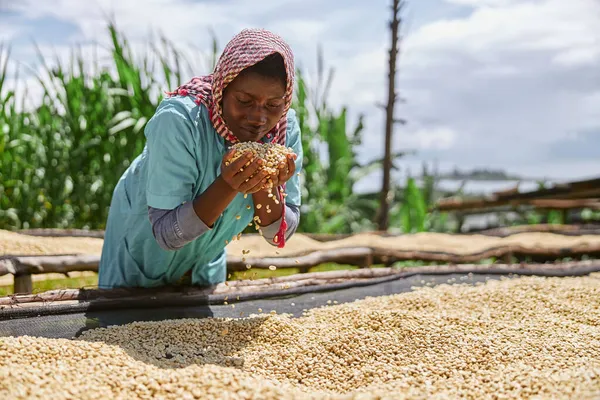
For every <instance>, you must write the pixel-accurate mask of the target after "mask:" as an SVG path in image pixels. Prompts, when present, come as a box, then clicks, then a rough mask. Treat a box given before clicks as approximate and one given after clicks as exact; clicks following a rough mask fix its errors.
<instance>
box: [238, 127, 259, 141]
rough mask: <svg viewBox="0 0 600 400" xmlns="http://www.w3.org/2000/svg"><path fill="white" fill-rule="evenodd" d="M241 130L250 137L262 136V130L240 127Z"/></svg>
mask: <svg viewBox="0 0 600 400" xmlns="http://www.w3.org/2000/svg"><path fill="white" fill-rule="evenodd" d="M241 131H242V132H243V133H245V134H246V135H247V136H249V137H251V138H256V139H258V138H260V137H261V136H262V132H261V131H260V130H254V129H248V128H241Z"/></svg>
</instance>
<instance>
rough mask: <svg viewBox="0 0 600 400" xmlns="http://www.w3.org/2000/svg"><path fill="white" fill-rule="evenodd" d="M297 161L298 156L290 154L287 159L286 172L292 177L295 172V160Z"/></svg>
mask: <svg viewBox="0 0 600 400" xmlns="http://www.w3.org/2000/svg"><path fill="white" fill-rule="evenodd" d="M297 159H298V156H297V155H295V154H291V155H289V156H288V159H287V165H288V171H289V172H290V173H291V174H292V175H293V174H294V172H296V160H297Z"/></svg>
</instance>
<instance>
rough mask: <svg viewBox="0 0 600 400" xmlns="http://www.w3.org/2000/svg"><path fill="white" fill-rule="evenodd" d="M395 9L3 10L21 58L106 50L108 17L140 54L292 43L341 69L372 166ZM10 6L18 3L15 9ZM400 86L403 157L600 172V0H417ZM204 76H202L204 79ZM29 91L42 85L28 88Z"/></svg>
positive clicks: (75, 4) (287, 1) (3, 36)
mask: <svg viewBox="0 0 600 400" xmlns="http://www.w3.org/2000/svg"><path fill="white" fill-rule="evenodd" d="M390 3H391V1H388V0H376V1H364V0H347V1H343V2H342V1H326V2H324V1H321V0H263V1H261V2H249V1H241V0H225V1H224V0H221V1H216V0H204V1H203V0H147V1H145V2H139V1H136V0H118V1H117V0H92V1H85V2H84V1H81V0H21V2H15V1H10V2H9V1H5V0H0V25H2V27H3V28H2V30H0V40H5V41H9V42H11V43H12V45H13V55H14V59H15V60H18V61H20V62H25V63H30V64H32V63H34V62H35V58H34V51H33V50H34V49H33V46H32V44H31V40H32V39H34V40H35V41H36V42H37V43H38V44H39V45H40V47H41V49H42V51H43V52H44V53H45V54H51V51H52V50H53V49H54V51H56V52H58V54H60V55H61V56H66V55H67V54H68V51H69V46H70V45H72V44H75V43H77V44H83V45H84V50H85V48H87V47H86V46H88V47H89V48H92V44H93V43H101V44H102V43H106V42H107V39H108V37H107V35H106V29H105V19H104V15H105V14H106V13H109V14H112V15H114V16H115V18H116V20H117V23H118V26H119V28H120V29H121V30H122V31H124V32H125V33H126V35H127V37H128V38H129V40H130V42H131V43H132V44H133V45H134V46H137V47H138V48H139V49H140V50H141V49H143V48H144V44H145V43H146V41H147V40H148V32H149V31H150V30H151V29H159V30H161V31H162V32H163V33H164V34H165V35H166V36H168V37H169V38H170V39H172V40H174V41H175V42H176V43H177V44H178V45H180V46H182V47H183V48H184V49H187V50H188V51H189V52H192V51H194V50H192V47H191V46H192V45H193V46H194V47H195V48H199V49H202V50H206V51H208V50H209V41H210V37H209V35H208V34H207V32H208V29H209V28H212V29H214V31H215V32H216V34H217V37H218V38H219V40H220V42H221V46H222V45H224V44H225V42H226V41H227V40H229V38H231V37H232V36H233V35H234V34H235V33H237V32H238V31H239V30H240V29H242V28H244V27H247V26H260V27H265V28H267V29H270V30H273V31H275V32H277V33H279V34H280V35H282V36H283V37H284V38H285V39H286V40H287V41H288V42H289V43H290V45H291V46H292V48H293V50H294V52H295V55H296V60H297V62H299V63H301V65H302V66H303V67H304V68H305V69H306V70H307V71H308V72H309V73H312V74H314V71H315V68H316V48H317V45H318V44H320V45H322V46H323V48H324V51H325V55H326V59H325V61H326V63H327V65H328V66H331V67H334V68H335V69H336V76H335V80H334V84H333V87H332V92H331V96H330V100H331V103H332V105H334V106H335V107H341V106H342V105H347V106H348V107H349V109H350V115H351V116H352V117H353V118H355V117H356V115H357V114H358V113H359V112H360V113H365V114H366V115H367V118H366V131H365V144H364V145H363V147H362V148H361V150H360V156H361V159H362V160H368V159H370V158H373V157H374V156H376V155H380V154H382V152H383V122H384V113H383V112H382V111H381V110H379V109H378V108H376V106H375V103H376V102H385V98H384V95H385V92H386V87H385V82H386V76H385V75H386V72H387V71H386V64H387V54H386V50H387V47H388V42H389V33H388V31H387V20H388V18H389V17H390V15H389V14H390V12H389V4H390ZM9 4H10V5H9ZM403 16H404V19H405V26H404V29H403V34H404V36H405V38H404V41H403V43H402V53H401V55H400V73H399V75H398V85H399V89H400V91H401V94H402V96H403V97H404V98H406V100H407V102H406V104H400V105H399V107H398V111H397V114H398V116H401V117H403V118H406V119H407V120H408V121H409V123H408V125H406V126H399V127H397V129H396V131H395V139H394V143H395V147H396V149H400V148H413V149H416V150H417V152H418V153H417V155H416V156H413V157H412V158H410V159H406V160H405V161H404V162H403V164H404V165H406V166H409V167H410V168H411V169H412V170H413V171H417V170H419V167H418V165H419V164H420V163H421V162H422V161H427V162H433V161H434V160H437V162H438V164H439V165H440V167H441V168H442V169H450V168H453V167H454V166H455V165H456V166H458V167H460V168H461V169H466V168H480V167H492V168H503V169H506V170H509V171H510V172H513V173H520V174H525V175H533V176H536V177H541V176H552V177H557V178H562V179H575V178H581V177H587V176H593V175H596V174H598V173H600V28H599V27H600V2H598V1H597V0H569V1H565V0H418V1H417V0H410V1H408V2H407V6H406V9H405V12H404V13H403ZM206 72H207V71H206V68H205V67H204V66H199V67H198V71H195V73H196V74H202V73H206ZM29 83H33V81H30V82H29Z"/></svg>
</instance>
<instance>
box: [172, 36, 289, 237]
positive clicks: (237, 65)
mask: <svg viewBox="0 0 600 400" xmlns="http://www.w3.org/2000/svg"><path fill="white" fill-rule="evenodd" d="M273 53H279V54H281V56H282V57H283V62H284V64H285V72H286V75H287V82H286V89H285V108H284V112H283V115H282V116H281V119H280V120H279V121H278V122H277V124H276V125H275V127H274V128H273V129H271V130H270V131H269V132H268V133H267V135H266V136H267V139H270V140H271V141H272V142H273V143H279V144H281V145H284V146H285V133H286V129H287V112H288V110H289V109H290V106H291V104H292V94H293V91H294V56H293V54H292V50H291V49H290V47H289V46H288V45H287V43H285V42H284V40H283V39H282V38H281V37H279V36H277V35H275V34H274V33H272V32H269V31H267V30H265V29H244V30H243V31H241V32H240V33H238V34H237V35H235V36H234V37H233V39H231V41H230V42H229V43H228V44H227V46H225V49H224V50H223V53H222V54H221V56H220V57H219V61H218V62H217V65H216V66H215V70H214V71H213V73H212V74H210V75H205V76H199V77H194V78H192V80H190V81H189V82H188V83H186V84H183V85H181V86H179V87H178V88H177V89H176V90H174V91H172V92H167V94H168V95H170V96H177V95H179V96H193V97H194V98H195V102H196V104H198V105H200V104H203V105H204V106H205V107H206V108H207V109H208V112H209V115H210V121H211V123H212V124H213V127H214V128H215V130H216V131H217V133H218V134H219V135H220V136H222V137H223V138H225V139H226V140H227V141H229V142H230V143H237V142H238V139H237V138H236V137H235V135H234V134H233V133H232V132H231V130H229V127H228V126H227V124H226V123H225V120H223V114H222V113H223V110H222V109H221V101H222V100H223V91H224V90H225V88H226V87H227V85H228V84H230V83H231V81H233V80H234V79H235V78H236V77H237V76H238V75H239V74H240V72H242V70H244V69H246V68H248V67H251V66H252V65H254V64H256V63H258V62H259V61H262V60H263V59H265V58H266V57H267V56H269V55H271V54H273ZM284 188H285V186H284V187H282V189H284ZM276 191H277V194H279V198H280V201H281V204H282V205H283V207H282V215H281V216H282V218H281V225H280V227H279V231H278V233H277V235H276V236H275V240H276V241H277V246H278V247H280V248H282V247H284V246H285V231H286V230H287V223H286V221H285V198H284V197H283V195H282V194H281V193H280V190H279V188H277V190H276Z"/></svg>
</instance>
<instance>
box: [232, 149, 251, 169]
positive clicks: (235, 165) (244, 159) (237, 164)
mask: <svg viewBox="0 0 600 400" xmlns="http://www.w3.org/2000/svg"><path fill="white" fill-rule="evenodd" d="M232 156H233V155H232ZM232 156H231V157H232ZM252 156H253V154H252V152H251V151H247V152H245V153H244V154H243V155H242V156H241V157H239V158H237V159H236V160H235V161H233V162H231V161H230V162H229V163H230V164H229V166H228V168H231V170H232V171H237V172H239V171H240V169H242V168H244V165H246V164H247V163H248V161H250V160H251V159H252ZM230 159H231V158H230Z"/></svg>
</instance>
